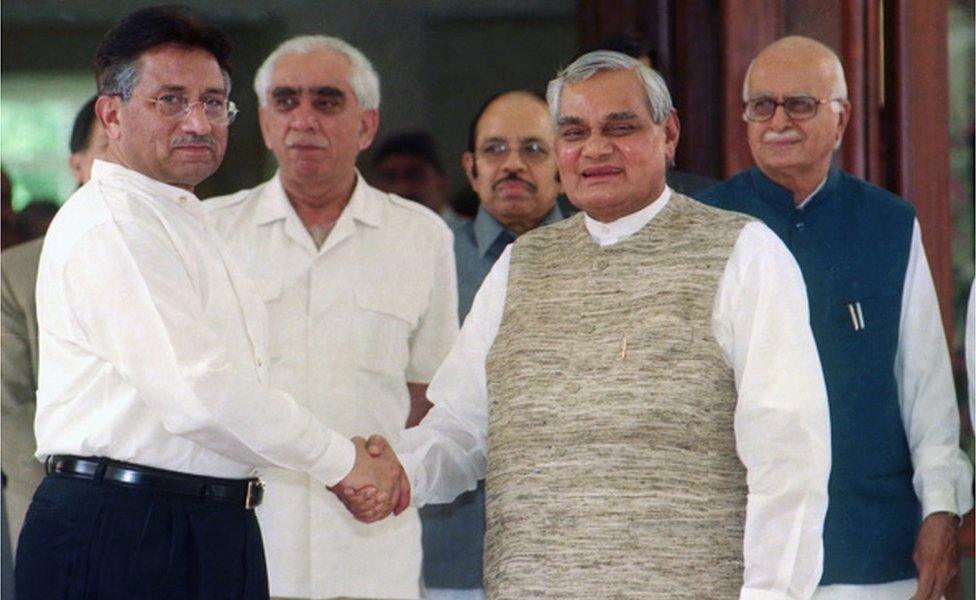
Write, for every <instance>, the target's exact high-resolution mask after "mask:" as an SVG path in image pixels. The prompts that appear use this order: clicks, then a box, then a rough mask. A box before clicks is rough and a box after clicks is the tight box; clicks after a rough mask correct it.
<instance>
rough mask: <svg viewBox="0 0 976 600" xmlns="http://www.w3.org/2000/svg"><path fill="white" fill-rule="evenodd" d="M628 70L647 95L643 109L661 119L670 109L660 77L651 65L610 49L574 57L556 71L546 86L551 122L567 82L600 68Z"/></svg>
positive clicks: (588, 75) (590, 75)
mask: <svg viewBox="0 0 976 600" xmlns="http://www.w3.org/2000/svg"><path fill="white" fill-rule="evenodd" d="M622 70H630V71H633V72H634V74H635V75H636V76H637V78H638V79H640V82H641V84H642V85H643V87H644V93H645V94H646V95H647V109H648V110H649V111H650V113H651V119H652V120H653V121H654V122H655V123H661V122H662V121H664V120H665V119H667V118H668V116H669V115H670V114H671V113H672V112H674V103H672V102H671V93H670V92H668V86H667V85H666V84H665V83H664V79H662V78H661V76H660V75H658V73H657V71H655V70H654V69H652V68H650V67H648V66H646V65H643V64H641V63H640V62H638V61H637V60H636V59H634V58H631V57H629V56H627V55H626V54H621V53H619V52H612V51H610V50H596V51H595V52H589V53H587V54H584V55H583V56H581V57H579V58H577V59H576V60H575V61H573V63H572V64H571V65H569V66H568V67H566V68H565V69H563V70H562V71H560V72H559V74H558V75H556V78H555V79H553V80H552V81H550V82H549V87H548V88H547V89H546V101H547V102H548V103H549V114H550V115H551V116H552V120H553V123H555V122H556V119H557V118H558V117H559V99H560V97H561V96H562V93H563V87H564V86H565V85H566V84H567V83H576V82H579V81H584V80H586V79H589V78H590V77H593V76H594V75H596V74H597V73H599V72H601V71H622Z"/></svg>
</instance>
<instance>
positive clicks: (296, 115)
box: [289, 99, 318, 131]
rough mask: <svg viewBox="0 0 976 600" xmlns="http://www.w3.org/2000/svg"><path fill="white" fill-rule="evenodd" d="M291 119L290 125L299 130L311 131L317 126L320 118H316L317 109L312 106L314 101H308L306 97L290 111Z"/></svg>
mask: <svg viewBox="0 0 976 600" xmlns="http://www.w3.org/2000/svg"><path fill="white" fill-rule="evenodd" d="M289 116H290V117H291V119H290V120H289V125H290V126H291V128H292V129H295V130H298V131H309V130H312V129H314V128H315V125H316V123H318V120H317V119H316V118H315V110H314V109H313V108H312V103H311V102H307V101H305V100H304V99H303V100H302V101H301V102H299V103H298V106H296V107H295V108H294V109H292V111H291V112H290V113H289Z"/></svg>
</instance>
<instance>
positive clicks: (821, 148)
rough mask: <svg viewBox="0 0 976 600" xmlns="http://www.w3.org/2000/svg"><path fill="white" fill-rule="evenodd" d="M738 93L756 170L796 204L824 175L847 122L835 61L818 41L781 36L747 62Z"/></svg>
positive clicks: (839, 70)
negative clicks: (784, 191)
mask: <svg viewBox="0 0 976 600" xmlns="http://www.w3.org/2000/svg"><path fill="white" fill-rule="evenodd" d="M742 94H743V101H744V102H746V103H747V104H748V106H747V109H746V111H745V113H744V114H743V117H744V118H745V119H746V121H747V122H748V126H747V127H748V138H749V149H750V150H751V151H752V158H753V160H755V161H756V166H758V167H759V169H760V170H761V171H762V172H763V173H764V174H765V175H766V176H767V177H769V178H770V179H772V180H773V181H775V182H776V183H778V184H780V185H781V186H783V187H785V188H787V189H789V190H790V191H792V192H793V198H794V201H796V202H798V203H799V202H802V201H803V200H805V199H806V197H807V196H808V195H809V194H810V193H811V192H813V190H814V189H816V188H817V186H819V185H820V182H822V181H823V180H824V178H825V177H826V176H827V172H828V171H829V169H830V162H831V158H832V156H833V152H834V150H835V149H836V148H837V147H838V146H839V145H840V141H841V138H842V137H843V135H844V128H845V127H846V126H847V121H848V119H849V118H850V104H849V103H848V102H847V85H846V84H845V83H844V69H843V67H841V64H840V60H838V58H837V55H836V54H834V52H833V51H832V50H831V49H830V48H828V47H826V46H824V45H823V44H821V43H820V42H817V41H815V40H811V39H809V38H804V37H798V36H790V37H785V38H783V39H781V40H778V41H776V42H774V43H772V44H770V45H769V46H767V47H766V48H765V49H764V50H763V51H762V52H760V53H759V55H758V56H757V57H756V59H755V60H754V61H752V64H751V65H750V66H749V71H748V72H747V73H746V80H745V83H744V84H743V86H742ZM770 107H772V112H771V116H769V115H770ZM787 111H789V112H787Z"/></svg>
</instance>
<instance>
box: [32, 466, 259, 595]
mask: <svg viewBox="0 0 976 600" xmlns="http://www.w3.org/2000/svg"><path fill="white" fill-rule="evenodd" d="M14 578H15V583H16V587H17V598H18V600H34V599H37V600H60V599H70V600H81V599H85V600H89V599H90V600H95V599H97V600H142V599H151V600H155V599H159V600H164V599H165V600H177V599H179V600H183V599H186V600H224V599H234V600H257V599H261V600H265V599H267V598H268V574H267V567H266V566H265V561H264V546H263V544H262V541H261V530H260V528H259V527H258V522H257V518H256V517H255V516H254V511H253V510H245V509H244V507H243V506H237V505H234V504H230V503H227V502H219V501H214V500H203V499H199V498H191V497H187V496H180V495H175V494H167V493H159V492H149V491H144V490H139V489H130V488H125V487H121V486H118V485H113V484H110V483H105V482H96V481H91V480H83V479H75V478H72V477H70V476H64V475H48V476H47V477H45V478H44V480H43V481H42V482H41V485H40V486H39V487H38V489H37V492H36V493H35V494H34V499H33V501H32V502H31V505H30V508H29V509H28V511H27V517H26V520H25V521H24V528H23V530H22V531H21V534H20V542H19V544H18V546H17V560H16V563H15V576H14Z"/></svg>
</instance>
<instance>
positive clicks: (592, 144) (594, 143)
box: [583, 133, 613, 158]
mask: <svg viewBox="0 0 976 600" xmlns="http://www.w3.org/2000/svg"><path fill="white" fill-rule="evenodd" d="M612 152H613V144H612V143H611V142H610V140H609V139H608V138H607V137H606V136H604V135H602V134H600V133H593V134H592V135H590V137H588V138H587V139H586V141H585V142H583V156H585V157H587V158H600V157H604V156H606V155H608V154H610V153H612Z"/></svg>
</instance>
